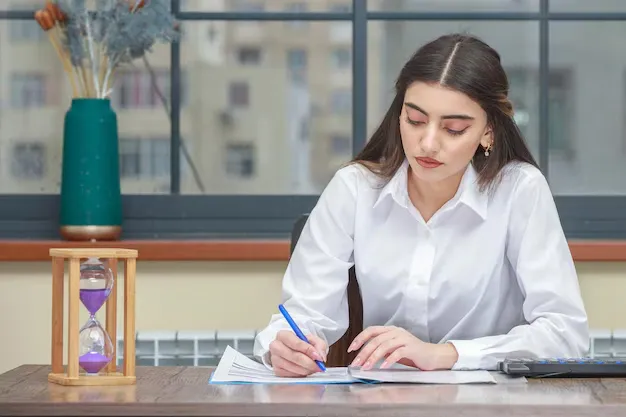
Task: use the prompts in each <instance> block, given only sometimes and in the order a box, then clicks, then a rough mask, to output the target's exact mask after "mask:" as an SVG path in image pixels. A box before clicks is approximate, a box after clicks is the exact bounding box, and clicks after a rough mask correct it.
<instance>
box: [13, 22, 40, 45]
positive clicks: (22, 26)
mask: <svg viewBox="0 0 626 417" xmlns="http://www.w3.org/2000/svg"><path fill="white" fill-rule="evenodd" d="M45 37H46V34H45V33H44V31H43V30H41V27H40V26H39V24H37V22H35V21H34V20H9V38H10V39H11V41H14V42H25V41H31V42H39V41H41V40H43V39H45Z"/></svg>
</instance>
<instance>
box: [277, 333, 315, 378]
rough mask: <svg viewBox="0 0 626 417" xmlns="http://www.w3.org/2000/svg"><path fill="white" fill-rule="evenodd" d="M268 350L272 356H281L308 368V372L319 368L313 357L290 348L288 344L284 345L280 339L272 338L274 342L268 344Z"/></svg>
mask: <svg viewBox="0 0 626 417" xmlns="http://www.w3.org/2000/svg"><path fill="white" fill-rule="evenodd" d="M298 340H299V339H298ZM309 346H310V345H309ZM312 348H313V347H312V346H311V349H312ZM270 352H271V353H272V355H274V356H278V357H281V358H283V359H285V360H287V361H289V362H292V363H294V364H296V365H298V366H300V367H302V368H304V369H307V370H309V373H310V372H316V371H317V370H319V367H318V366H317V364H316V363H315V362H314V361H313V359H311V358H310V357H308V356H307V355H305V354H304V353H302V352H298V351H294V350H293V349H292V348H290V347H289V346H287V345H285V344H284V343H283V342H282V341H280V340H274V342H272V343H271V344H270Z"/></svg>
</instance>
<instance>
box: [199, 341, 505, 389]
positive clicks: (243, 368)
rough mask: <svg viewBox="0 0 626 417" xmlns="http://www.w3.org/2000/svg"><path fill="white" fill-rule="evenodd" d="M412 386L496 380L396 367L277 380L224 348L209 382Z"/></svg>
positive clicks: (471, 374)
mask: <svg viewBox="0 0 626 417" xmlns="http://www.w3.org/2000/svg"><path fill="white" fill-rule="evenodd" d="M379 382H396V383H414V384H471V383H491V384H495V383H496V380H495V379H494V377H493V376H492V375H491V374H490V373H489V372H487V371H428V372H425V371H420V370H417V369H415V368H410V367H406V366H402V365H398V366H396V367H393V368H391V369H372V370H371V371H362V370H361V369H360V368H328V369H327V370H326V372H318V373H316V374H313V375H309V376H307V377H305V378H281V377H277V376H275V375H274V372H272V371H271V370H270V369H268V368H267V367H266V366H265V365H263V364H262V363H259V362H256V361H254V360H252V359H250V358H248V357H247V356H245V355H242V354H241V353H239V352H237V351H236V350H235V349H233V348H232V347H230V346H228V347H226V350H225V352H224V354H223V355H222V359H221V360H220V362H219V364H218V365H217V368H216V369H215V371H214V372H213V373H212V374H211V377H210V378H209V383H210V384H358V383H379Z"/></svg>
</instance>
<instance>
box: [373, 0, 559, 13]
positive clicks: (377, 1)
mask: <svg viewBox="0 0 626 417" xmlns="http://www.w3.org/2000/svg"><path fill="white" fill-rule="evenodd" d="M564 1H567V0H564ZM367 8H368V9H369V10H384V11H389V12H400V11H411V12H480V11H490V12H494V11H499V12H536V11H538V10H539V0H367Z"/></svg>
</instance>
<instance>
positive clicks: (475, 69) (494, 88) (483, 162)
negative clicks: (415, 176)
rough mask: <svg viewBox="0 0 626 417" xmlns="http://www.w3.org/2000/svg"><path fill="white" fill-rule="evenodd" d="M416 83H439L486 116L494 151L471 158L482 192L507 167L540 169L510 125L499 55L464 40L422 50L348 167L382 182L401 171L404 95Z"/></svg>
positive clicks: (456, 37)
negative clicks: (511, 164) (526, 165)
mask: <svg viewBox="0 0 626 417" xmlns="http://www.w3.org/2000/svg"><path fill="white" fill-rule="evenodd" d="M416 81H421V82H426V83H439V84H441V85H445V86H446V87H449V88H452V89H453V90H456V91H459V92H461V93H464V94H466V95H467V96H469V97H470V98H471V99H473V100H474V101H476V102H477V103H478V104H479V105H480V106H481V107H482V108H483V110H484V111H485V112H486V113H487V123H488V124H489V126H490V127H491V129H492V131H493V147H492V148H491V149H490V151H489V152H490V153H489V156H488V157H487V156H485V153H484V150H483V149H482V148H481V147H478V149H477V150H476V153H475V154H474V157H473V158H472V164H473V165H474V167H475V169H476V171H477V172H478V183H479V186H480V187H481V188H482V189H484V188H486V187H487V186H489V185H491V184H493V183H494V180H496V179H497V178H498V176H499V174H500V172H501V170H502V168H503V167H504V166H505V165H506V164H507V163H509V162H511V161H523V162H527V163H529V164H532V165H534V166H535V167H537V166H538V165H537V162H535V159H534V158H533V156H532V154H531V153H530V150H529V149H528V147H527V146H526V143H525V141H524V138H523V137H522V134H521V132H520V130H519V128H518V126H517V124H516V123H515V121H514V120H513V106H512V104H511V102H510V101H509V98H508V93H509V82H508V78H507V76H506V73H505V72H504V69H503V68H502V65H501V63H500V55H499V54H498V52H496V51H495V50H494V49H492V48H491V47H490V46H489V45H487V44H486V43H484V42H483V41H481V40H480V39H478V38H476V37H473V36H470V35H465V34H451V35H444V36H441V37H439V38H437V39H435V40H434V41H431V42H429V43H427V44H426V45H424V46H422V47H421V48H420V49H418V50H417V52H416V53H415V54H414V55H413V56H412V57H411V58H410V59H409V60H408V62H407V63H406V64H405V65H404V67H403V68H402V70H401V71H400V75H399V76H398V79H397V81H396V86H395V89H396V96H395V98H394V100H393V102H392V103H391V106H390V107H389V110H387V113H386V114H385V117H384V118H383V120H382V122H381V124H380V125H379V127H378V128H377V129H376V131H375V132H374V134H373V135H372V137H371V138H370V140H369V141H368V142H367V144H366V145H365V147H364V148H363V150H362V151H361V152H360V153H359V154H358V155H357V156H356V157H355V158H354V159H353V160H352V161H351V162H352V163H361V164H363V165H364V166H366V167H367V168H368V169H370V170H371V171H373V172H375V173H376V174H378V175H379V176H381V177H382V178H384V179H386V180H388V179H390V178H391V177H392V176H393V175H394V174H395V172H396V171H397V170H398V169H399V168H400V166H401V165H402V163H403V162H404V159H405V155H404V150H403V148H402V139H401V137H400V121H399V119H400V113H401V112H402V105H403V102H404V95H405V92H406V90H407V88H408V87H409V86H410V85H411V84H412V83H414V82H416Z"/></svg>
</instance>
